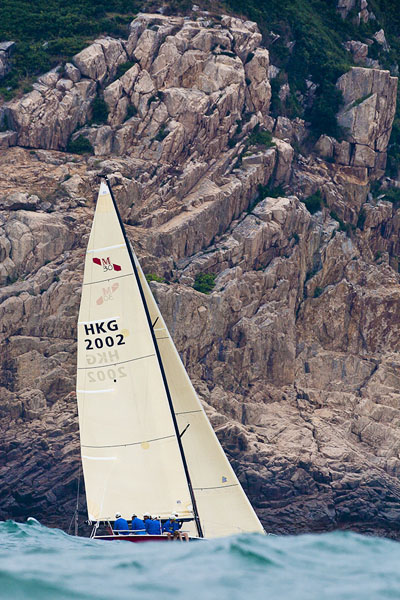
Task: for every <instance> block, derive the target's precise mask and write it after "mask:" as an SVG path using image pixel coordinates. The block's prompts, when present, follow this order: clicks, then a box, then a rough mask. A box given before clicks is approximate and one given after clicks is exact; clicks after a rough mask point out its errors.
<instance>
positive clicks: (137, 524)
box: [132, 517, 146, 533]
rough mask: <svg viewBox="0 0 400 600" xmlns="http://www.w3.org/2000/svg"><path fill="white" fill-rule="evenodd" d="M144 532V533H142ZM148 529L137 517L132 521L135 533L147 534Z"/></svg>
mask: <svg viewBox="0 0 400 600" xmlns="http://www.w3.org/2000/svg"><path fill="white" fill-rule="evenodd" d="M141 530H142V531H141ZM145 530H146V527H145V526H144V521H142V519H139V518H138V517H135V518H134V519H133V521H132V531H134V532H135V533H146V531H145Z"/></svg>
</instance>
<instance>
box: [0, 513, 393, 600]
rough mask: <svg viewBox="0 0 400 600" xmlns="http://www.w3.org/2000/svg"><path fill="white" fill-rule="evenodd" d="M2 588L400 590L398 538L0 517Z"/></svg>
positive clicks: (297, 599) (303, 594)
mask: <svg viewBox="0 0 400 600" xmlns="http://www.w3.org/2000/svg"><path fill="white" fill-rule="evenodd" d="M0 598H2V599H3V598H7V600H8V599H10V600H19V599H21V598H23V599H29V600H36V599H37V600H63V599H72V598H73V599H82V600H84V599H85V600H86V599H87V600H94V599H96V600H97V599H102V600H103V599H107V600H124V599H129V600H136V599H138V600H139V599H140V600H147V599H148V600H155V599H157V600H158V599H159V600H164V599H165V600H166V599H169V598H171V599H172V598H173V599H175V600H176V599H185V600H225V599H226V600H228V599H229V600H236V599H242V598H243V599H246V600H261V599H262V600H275V599H276V600H278V599H279V600H281V599H282V600H314V599H315V600H324V599H325V598H327V599H328V598H329V599H332V600H358V599H360V600H361V599H362V600H380V599H384V598H400V544H399V543H397V542H394V541H391V540H387V539H380V538H374V537H365V536H362V535H358V534H355V533H350V532H336V533H326V534H319V535H299V536H287V537H285V536H262V535H259V534H250V535H249V534H246V535H238V536H233V537H229V538H224V539H217V540H210V541H200V542H196V543H190V544H186V543H181V542H171V543H157V542H150V543H146V544H132V543H130V542H123V541H118V542H105V541H94V540H89V539H86V538H81V537H72V536H69V535H67V534H66V533H64V532H62V531H60V530H58V529H48V528H46V527H43V526H41V525H40V524H20V523H14V522H13V521H7V522H5V523H4V522H2V523H0Z"/></svg>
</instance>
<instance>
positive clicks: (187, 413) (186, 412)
mask: <svg viewBox="0 0 400 600" xmlns="http://www.w3.org/2000/svg"><path fill="white" fill-rule="evenodd" d="M199 412H201V413H202V412H203V411H202V409H201V408H199V410H185V411H184V412H176V413H175V414H176V415H191V414H192V413H199Z"/></svg>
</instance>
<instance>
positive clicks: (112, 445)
mask: <svg viewBox="0 0 400 600" xmlns="http://www.w3.org/2000/svg"><path fill="white" fill-rule="evenodd" d="M174 437H175V434H172V435H165V436H164V437H159V438H154V439H152V440H142V441H141V442H130V443H129V444H111V445H110V446H86V444H82V448H125V446H138V445H139V444H149V443H150V442H159V441H160V440H168V439H169V438H174Z"/></svg>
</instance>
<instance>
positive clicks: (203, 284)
mask: <svg viewBox="0 0 400 600" xmlns="http://www.w3.org/2000/svg"><path fill="white" fill-rule="evenodd" d="M215 278H216V275H215V274H214V273H197V275H196V277H195V280H194V284H193V288H194V289H195V290H197V291H198V292H202V293H203V294H209V293H210V292H211V291H212V290H213V289H214V287H215Z"/></svg>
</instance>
